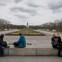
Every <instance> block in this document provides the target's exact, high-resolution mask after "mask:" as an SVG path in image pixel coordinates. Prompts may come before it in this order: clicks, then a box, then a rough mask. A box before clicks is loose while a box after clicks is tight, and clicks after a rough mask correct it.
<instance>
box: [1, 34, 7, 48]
mask: <svg viewBox="0 0 62 62" xmlns="http://www.w3.org/2000/svg"><path fill="white" fill-rule="evenodd" d="M3 38H4V34H1V36H0V43H1V46H3V47H4V48H6V47H7V42H5V41H4V40H3Z"/></svg>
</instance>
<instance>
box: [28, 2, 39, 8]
mask: <svg viewBox="0 0 62 62" xmlns="http://www.w3.org/2000/svg"><path fill="white" fill-rule="evenodd" d="M28 6H30V7H36V8H37V7H40V6H39V5H36V4H33V3H28Z"/></svg>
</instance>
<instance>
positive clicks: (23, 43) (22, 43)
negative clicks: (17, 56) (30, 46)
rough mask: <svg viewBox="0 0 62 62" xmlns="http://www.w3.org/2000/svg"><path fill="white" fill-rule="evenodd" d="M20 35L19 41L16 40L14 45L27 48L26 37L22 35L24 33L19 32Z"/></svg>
mask: <svg viewBox="0 0 62 62" xmlns="http://www.w3.org/2000/svg"><path fill="white" fill-rule="evenodd" d="M19 35H20V37H19V40H18V41H17V42H14V43H13V45H14V47H18V48H25V47H26V39H25V37H24V36H23V35H22V33H19Z"/></svg>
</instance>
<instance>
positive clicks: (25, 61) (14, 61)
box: [0, 56, 62, 62]
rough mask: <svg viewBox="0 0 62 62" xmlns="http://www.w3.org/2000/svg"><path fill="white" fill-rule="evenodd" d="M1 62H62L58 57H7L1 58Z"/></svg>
mask: <svg viewBox="0 0 62 62" xmlns="http://www.w3.org/2000/svg"><path fill="white" fill-rule="evenodd" d="M0 62H62V57H57V56H6V57H0Z"/></svg>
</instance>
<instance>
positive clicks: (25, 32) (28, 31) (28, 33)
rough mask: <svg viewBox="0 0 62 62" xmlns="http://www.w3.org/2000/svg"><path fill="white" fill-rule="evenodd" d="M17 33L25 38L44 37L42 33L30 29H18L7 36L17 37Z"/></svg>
mask: <svg viewBox="0 0 62 62" xmlns="http://www.w3.org/2000/svg"><path fill="white" fill-rule="evenodd" d="M19 33H22V34H23V35H25V36H44V34H43V33H40V32H37V31H34V30H33V29H31V28H24V29H20V31H16V32H12V33H9V34H7V35H19Z"/></svg>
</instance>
